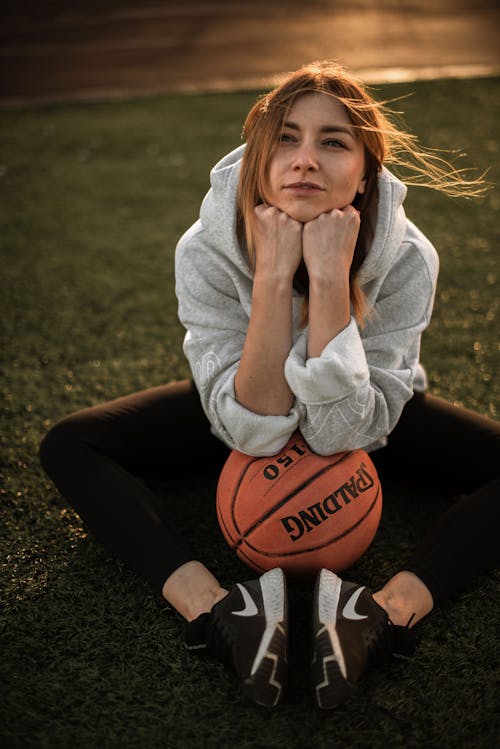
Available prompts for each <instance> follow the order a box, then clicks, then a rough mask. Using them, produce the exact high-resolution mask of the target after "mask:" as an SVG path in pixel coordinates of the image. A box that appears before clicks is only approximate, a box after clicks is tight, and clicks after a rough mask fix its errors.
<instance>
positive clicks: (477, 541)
mask: <svg viewBox="0 0 500 749" xmlns="http://www.w3.org/2000/svg"><path fill="white" fill-rule="evenodd" d="M372 457H373V460H374V462H375V465H376V466H377V469H378V470H379V472H380V475H381V478H382V480H383V478H384V476H385V475H390V476H392V477H396V478H397V477H398V476H400V477H402V478H404V479H405V481H408V478H409V477H411V481H412V486H413V485H415V482H416V484H417V486H420V487H421V488H422V491H425V490H426V489H427V488H428V487H429V486H431V487H432V489H433V490H435V489H437V490H438V491H442V492H445V493H446V494H449V495H452V496H453V495H454V496H455V497H456V499H455V500H454V502H453V504H452V505H451V507H450V508H449V510H448V511H447V512H445V513H444V515H443V516H442V517H441V518H440V519H439V520H438V522H437V523H436V524H435V525H434V526H433V527H432V528H431V529H430V530H429V532H428V533H427V535H426V536H425V538H424V539H423V540H422V542H421V543H420V544H419V545H418V547H417V549H416V550H415V552H414V553H413V554H412V555H411V557H410V558H409V559H408V560H407V563H406V564H404V565H403V566H402V569H401V571H400V572H398V574H397V575H395V576H394V577H393V578H392V579H391V580H390V581H389V582H388V583H387V584H386V585H385V586H384V588H382V590H381V591H378V592H377V593H375V595H374V598H375V600H376V601H377V602H378V603H379V604H380V605H382V607H383V608H385V609H386V610H387V611H388V613H389V616H390V618H391V620H392V621H394V623H396V624H406V623H407V621H408V620H409V618H410V617H411V616H412V614H415V616H414V619H413V621H412V624H415V623H416V622H417V621H418V620H419V619H421V618H422V617H423V616H425V614H426V613H429V611H430V610H431V609H432V606H433V605H438V604H441V603H443V602H444V601H445V600H447V599H448V598H450V597H451V596H453V595H455V594H456V593H458V592H459V591H461V590H463V589H464V588H465V587H466V586H467V585H468V584H469V583H470V582H471V581H472V580H474V579H475V578H476V577H478V576H479V575H480V574H483V573H485V572H487V571H489V570H490V569H492V568H493V567H494V566H495V565H496V564H498V533H497V528H498V523H499V520H500V518H499V509H500V508H499V505H500V502H499V499H500V477H499V472H500V424H499V423H498V422H496V421H493V420H492V419H488V418H486V417H483V416H481V415H479V414H476V413H474V412H472V411H469V410H467V409H463V408H459V407H457V406H454V405H452V404H450V403H447V402H446V401H444V400H442V399H440V398H437V397H435V396H432V395H429V394H421V393H420V394H419V393H417V394H415V396H414V398H413V399H412V400H411V401H410V402H409V403H408V404H407V406H406V407H405V409H404V411H403V414H402V416H401V419H400V421H399V423H398V425H397V427H396V428H395V430H394V431H393V433H392V434H391V435H390V436H389V444H388V446H387V447H385V448H383V449H382V450H380V451H377V452H376V453H372Z"/></svg>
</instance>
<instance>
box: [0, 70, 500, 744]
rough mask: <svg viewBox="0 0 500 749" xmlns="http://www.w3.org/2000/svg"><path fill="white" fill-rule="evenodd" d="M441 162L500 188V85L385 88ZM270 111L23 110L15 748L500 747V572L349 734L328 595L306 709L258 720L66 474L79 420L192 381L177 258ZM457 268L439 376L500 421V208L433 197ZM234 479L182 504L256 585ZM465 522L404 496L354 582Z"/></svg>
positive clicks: (159, 105) (10, 271)
mask: <svg viewBox="0 0 500 749" xmlns="http://www.w3.org/2000/svg"><path fill="white" fill-rule="evenodd" d="M410 91H413V92H414V94H413V96H411V97H409V98H408V99H405V100H404V101H402V102H400V103H399V104H398V105H397V106H398V108H400V109H404V111H405V113H406V119H407V121H408V123H409V124H410V126H411V128H412V129H413V130H414V131H415V132H416V133H418V134H419V135H420V136H421V138H422V140H423V141H424V142H426V143H428V144H429V145H432V146H436V147H442V148H450V149H463V150H464V151H465V152H466V153H467V154H468V155H467V156H466V157H465V158H464V159H463V162H464V165H466V166H476V167H477V168H478V169H479V170H480V171H482V170H484V169H486V168H489V167H490V168H491V170H490V173H489V178H490V180H491V181H492V182H493V183H494V184H497V183H498V182H499V178H500V173H499V169H500V164H499V158H498V156H499V155H498V148H499V144H498V138H497V132H498V131H497V127H498V121H499V114H500V112H499V109H500V86H499V80H498V79H482V80H470V81H467V80H462V81H458V80H457V81H443V82H431V83H418V84H411V85H410V84H408V85H404V86H403V85H397V86H396V85H393V86H381V87H380V89H379V91H378V94H379V96H380V97H395V96H400V95H403V94H406V93H408V92H410ZM255 96H256V95H255V94H249V93H234V94H224V95H222V94H221V95H206V96H165V97H159V98H150V99H142V100H136V101H131V102H114V103H109V104H104V103H99V104H91V103H89V104H80V105H79V104H71V105H64V106H57V107H43V108H32V109H30V108H26V109H15V110H10V111H9V110H4V111H2V112H0V128H1V139H0V190H1V197H0V206H1V207H0V211H1V217H0V219H1V227H0V241H1V253H2V255H1V258H2V297H1V309H0V312H1V325H2V343H1V346H2V348H1V351H2V389H3V403H2V433H1V442H2V456H1V471H2V488H1V492H2V526H1V547H2V548H1V557H2V573H3V574H2V610H1V620H0V621H1V636H2V654H1V658H0V679H1V683H2V698H1V701H0V746H2V747H3V748H4V749H14V747H36V748H37V749H38V748H40V749H42V748H45V747H47V748H50V749H52V748H54V749H70V748H71V749H79V748H80V747H81V748H82V749H83V748H85V749H87V748H88V749H136V748H137V749H149V748H151V749H153V748H156V747H165V748H166V749H181V748H182V749H184V748H186V749H226V748H229V747H233V746H234V747H237V748H239V749H247V748H250V747H252V748H257V749H268V748H269V747H276V748H277V749H278V748H279V749H281V748H282V749H288V748H296V749H308V748H309V747H311V748H312V747H315V748H316V747H318V748H323V747H325V748H326V747H329V748H330V747H331V748H332V749H382V748H384V749H385V747H391V749H394V748H396V747H405V749H407V748H412V747H415V748H417V747H418V749H420V748H422V749H424V748H425V749H448V748H449V749H461V748H462V747H464V748H467V749H469V748H470V749H494V748H495V749H496V747H497V746H498V745H499V740H500V735H499V734H500V730H499V729H500V722H499V719H498V707H499V704H498V691H497V687H496V683H498V665H497V663H496V661H495V657H497V656H498V631H499V630H498V626H499V601H498V588H499V586H498V583H499V575H498V571H492V572H491V574H489V575H487V576H485V577H483V578H481V579H479V580H478V581H477V582H476V583H475V584H474V586H473V587H472V588H471V589H469V590H467V591H465V592H464V594H463V595H461V596H460V597H459V598H458V599H457V600H456V601H454V602H453V604H452V605H448V606H446V607H445V608H443V609H442V610H439V611H436V612H435V613H434V614H433V615H432V616H431V617H429V618H428V619H427V620H424V621H423V622H422V623H421V624H420V625H419V626H418V628H417V631H418V636H419V649H418V652H417V655H416V657H415V658H414V660H413V661H412V662H411V663H410V664H409V665H408V664H402V663H400V662H397V661H394V662H393V663H389V664H387V665H384V666H383V667H381V668H379V669H378V670H377V671H376V672H373V673H371V674H370V675H369V677H368V678H367V679H366V680H365V681H364V682H363V683H362V685H360V688H359V690H358V693H357V695H356V696H355V697H354V698H353V699H352V700H351V701H350V702H349V703H348V704H346V705H345V706H344V707H342V709H340V710H338V711H336V712H335V713H327V714H321V713H319V712H318V711H317V710H316V709H315V708H314V707H313V704H312V702H311V699H310V697H309V693H308V687H307V663H308V658H309V629H308V627H309V611H310V600H311V591H310V590H309V589H308V588H307V587H301V586H296V587H294V588H292V590H291V591H290V597H291V601H290V603H291V613H292V617H293V624H292V630H293V631H292V643H293V649H292V651H291V670H292V673H291V679H290V687H289V693H288V698H287V701H286V704H285V705H284V706H283V707H281V708H279V709H277V710H276V711H273V712H269V711H265V710H262V709H259V708H257V707H255V706H253V705H252V704H249V703H248V702H246V701H245V699H244V698H243V697H242V696H241V695H240V693H239V691H238V689H237V688H235V683H234V682H233V680H232V679H231V678H230V677H229V676H228V675H226V673H225V671H224V670H223V668H222V667H221V666H219V665H218V664H217V663H214V662H210V661H204V660H202V659H198V658H196V657H193V656H192V655H189V654H188V653H187V652H186V651H185V650H184V649H183V647H182V628H181V620H180V617H179V616H178V615H177V614H176V613H175V612H174V611H173V610H171V609H170V608H169V606H168V605H167V604H166V603H165V602H164V601H162V600H161V599H159V598H158V597H157V596H156V594H154V593H152V592H151V591H150V590H149V589H148V587H147V585H146V584H145V583H144V582H143V581H141V580H140V579H138V578H137V577H136V576H135V575H134V574H133V573H132V572H130V571H128V570H127V569H125V568H124V566H123V565H122V564H121V563H120V562H119V561H117V560H115V559H113V558H111V557H110V556H109V554H108V553H107V552H106V550H105V549H104V548H102V546H100V545H99V544H98V543H97V542H96V541H95V540H93V539H92V537H91V536H90V535H88V534H87V531H86V529H85V527H84V526H83V525H82V523H81V521H80V520H79V518H78V517H77V516H76V515H75V514H74V513H73V511H72V510H71V509H70V508H69V506H68V505H67V504H66V503H65V502H64V500H63V499H62V498H61V497H60V496H59V495H58V494H57V492H56V490H55V489H54V488H53V486H52V484H51V483H50V482H49V481H48V480H47V478H46V477H45V476H44V474H43V472H42V470H41V468H40V466H39V463H38V457H37V448H38V444H39V442H40V439H41V437H42V435H43V434H44V433H45V432H46V430H47V429H48V428H49V427H50V425H51V424H53V423H54V422H55V421H56V420H57V419H58V418H60V417H61V416H63V415H64V414H66V413H68V412H71V411H74V410H76V409H78V408H81V407H84V406H87V405H90V404H95V403H98V402H100V401H103V400H107V399H110V398H112V397H115V396H118V395H122V394H125V393H127V392H131V391H134V390H138V389H141V388H144V387H149V386H151V385H156V384H160V383H163V382H167V381H170V380H174V379H178V378H180V377H184V376H187V375H188V368H187V364H186V361H185V360H184V358H183V354H182V349H181V341H182V330H181V327H180V325H179V323H178V321H177V318H176V300H175V297H174V291H173V288H174V287H173V251H174V247H175V244H176V241H177V239H178V237H179V236H180V234H181V233H182V232H183V231H184V229H185V228H187V227H188V226H189V225H190V224H191V223H192V222H193V220H195V218H196V217H197V212H198V207H199V203H200V200H201V198H202V196H203V194H204V193H205V191H206V189H207V187H208V171H209V168H210V167H211V166H212V164H213V163H215V161H217V160H218V159H219V157H221V156H222V155H223V154H224V153H225V152H226V151H227V150H229V149H231V148H232V147H234V146H235V145H238V144H239V142H240V131H241V123H242V120H243V118H244V114H245V112H246V111H247V109H248V108H249V106H250V105H251V103H253V101H254V100H255ZM407 212H408V214H409V215H410V217H411V218H412V219H413V220H415V221H416V223H417V224H418V225H419V226H420V227H421V228H422V229H423V230H424V232H425V233H426V234H427V235H428V236H429V237H430V239H431V240H432V241H433V242H434V244H435V245H436V247H437V248H438V250H439V254H440V257H441V273H440V280H439V288H438V293H437V298H436V308H435V315H434V319H433V322H432V325H431V327H430V329H429V330H428V331H427V332H426V334H425V336H424V340H423V350H422V358H423V361H424V364H425V365H426V367H427V370H428V374H429V381H430V387H431V389H432V391H433V392H434V393H436V394H440V395H443V396H445V397H447V398H450V399H452V400H453V401H456V402H459V403H462V404H464V405H467V406H469V407H471V408H474V409H477V410H479V411H480V412H482V413H484V414H488V415H489V416H492V417H494V418H498V415H499V414H498V409H499V379H498V363H499V357H498V337H497V333H498V319H497V313H498V310H497V305H498V252H499V250H498V248H499V244H500V235H499V225H500V199H499V194H498V190H497V189H496V188H494V189H492V190H490V191H489V193H488V194H487V195H486V196H485V197H484V198H482V199H481V200H474V201H463V200H451V199H449V198H445V197H443V196H440V195H437V194H435V193H430V192H427V191H422V190H418V189H416V190H413V191H410V195H409V199H408V209H407ZM216 479H217V477H216V476H213V475H210V476H200V475H195V476H192V477H190V478H189V480H187V481H185V482H180V481H177V482H176V481H173V480H166V481H165V483H164V485H162V486H161V487H160V489H161V491H163V492H164V493H165V496H166V497H167V495H169V496H174V497H175V506H174V508H173V511H174V514H176V516H177V517H178V521H179V524H180V526H181V527H182V528H184V529H185V531H186V532H188V528H191V526H194V530H193V531H190V533H191V534H192V535H193V536H194V541H195V543H196V544H198V548H199V549H200V556H201V558H202V559H203V561H205V562H206V563H207V564H208V566H210V567H211V568H212V569H213V570H214V571H215V572H216V574H218V575H220V577H221V579H222V581H223V582H226V583H231V582H232V581H233V580H235V579H241V578H243V577H247V576H248V571H247V570H246V569H245V568H243V566H242V565H241V563H240V562H238V561H237V560H236V559H235V558H233V556H232V555H231V553H230V552H229V550H228V549H227V547H226V546H225V544H224V542H223V540H222V536H221V534H220V532H219V530H218V528H217V524H216V519H215V514H214V490H215V485H216ZM445 507H446V501H445V500H444V499H443V498H441V497H436V496H434V495H433V494H432V492H431V491H429V494H428V495H427V496H422V495H421V494H419V495H416V494H415V493H414V492H411V490H408V488H407V487H401V486H397V485H388V486H386V487H384V513H383V518H382V522H381V526H380V530H379V533H378V535H377V538H376V540H375V542H374V544H373V546H372V547H371V549H370V550H369V551H368V552H367V554H366V555H365V556H364V557H363V558H362V559H361V560H360V561H359V562H358V563H357V564H356V565H355V567H354V568H353V569H352V570H350V572H349V577H350V578H351V579H355V580H359V581H362V582H365V583H366V584H368V585H372V586H376V585H378V584H381V583H382V582H383V581H384V580H385V579H386V578H387V577H388V576H389V575H390V574H391V573H392V572H393V571H395V569H396V568H397V565H398V561H399V560H400V559H401V558H402V557H404V555H405V554H406V553H407V551H408V550H409V549H411V548H412V547H413V545H414V543H415V542H416V540H417V539H418V538H419V537H420V536H421V535H422V533H423V532H424V530H425V528H426V527H427V526H428V525H429V523H431V522H432V521H433V518H434V517H435V516H436V515H437V514H438V513H439V512H440V511H442V510H444V508H445Z"/></svg>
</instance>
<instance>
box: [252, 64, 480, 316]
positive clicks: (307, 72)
mask: <svg viewBox="0 0 500 749" xmlns="http://www.w3.org/2000/svg"><path fill="white" fill-rule="evenodd" d="M309 93H322V94H328V95H329V96H334V97H335V98H336V99H337V100H338V101H339V102H341V104H343V106H344V107H345V109H346V111H347V114H348V116H349V118H350V120H351V122H352V125H353V127H354V128H355V129H356V132H357V134H358V137H359V138H360V140H361V141H362V143H363V145H364V152H365V175H364V176H365V180H366V187H365V192H364V194H362V195H361V194H358V195H357V196H356V198H355V200H354V203H353V204H354V206H355V207H356V208H357V209H358V210H359V212H360V217H361V226H360V231H359V235H358V240H357V243H356V249H355V252H354V257H353V262H352V265H351V271H350V278H349V283H350V297H351V303H352V305H353V309H354V313H355V316H356V319H357V321H358V323H359V324H360V325H363V324H364V320H365V318H366V316H367V314H368V306H367V302H366V298H365V296H364V294H363V292H362V290H361V288H360V286H359V284H358V282H357V280H356V277H357V274H358V271H359V269H360V267H361V265H362V263H363V261H364V259H365V257H366V255H367V252H368V249H369V246H370V242H371V240H372V238H373V232H374V224H375V210H376V204H377V197H378V189H377V176H378V174H379V172H380V170H381V169H382V165H383V164H391V165H392V166H394V167H396V169H397V170H399V171H400V172H401V171H403V172H404V176H403V175H401V177H402V179H403V180H404V182H405V183H406V184H407V185H417V186H424V187H429V188H432V189H434V190H439V191H441V192H445V193H447V194H448V195H450V196H454V197H456V196H464V197H472V196H476V195H479V194H482V193H483V192H484V190H485V189H487V187H486V186H485V183H484V181H483V179H482V176H481V177H478V178H475V179H467V176H466V172H467V170H464V169H456V168H455V167H454V166H453V165H452V164H451V163H450V162H449V161H447V160H445V159H444V158H442V157H441V156H439V154H438V152H437V151H433V150H431V149H428V148H426V147H424V146H421V145H420V144H419V142H418V139H417V137H416V136H415V135H413V134H412V133H410V132H408V131H407V130H405V129H404V128H403V127H397V126H396V125H395V124H394V123H393V122H392V119H393V117H392V115H394V113H393V112H392V111H391V110H390V109H389V108H388V106H387V104H388V103H387V102H378V101H376V100H375V99H374V98H373V96H372V95H371V94H370V93H369V91H368V90H367V88H366V86H365V85H364V84H363V83H362V82H361V81H359V80H357V79H356V78H355V77H354V76H353V75H351V74H350V73H348V72H347V71H346V70H345V68H343V67H342V66H341V65H339V64H338V63H336V62H334V61H331V60H320V61H317V62H313V63H311V64H308V65H304V66H303V67H301V68H299V69H298V70H296V71H295V72H293V73H290V74H289V75H288V76H287V77H286V79H285V80H284V81H283V82H282V83H281V84H280V85H278V86H277V87H276V88H274V89H273V90H272V91H270V92H269V93H267V94H265V95H264V96H262V97H261V98H260V99H259V100H258V101H257V102H256V103H255V104H254V106H253V107H252V109H251V110H250V111H249V113H248V115H247V117H246V120H245V123H244V126H243V136H244V138H245V140H246V148H245V153H244V156H243V162H242V168H241V174H240V180H239V186H238V225H239V228H240V231H242V232H243V233H244V236H245V239H246V244H247V251H248V256H249V260H250V263H251V265H252V266H253V265H254V263H255V249H254V242H253V237H252V229H251V221H250V220H249V219H250V216H251V215H252V213H253V211H254V208H255V206H256V205H258V204H259V203H262V202H263V199H264V195H265V193H266V185H267V180H268V175H269V164H270V161H271V159H272V156H273V154H274V151H275V150H276V148H277V147H278V143H279V139H280V135H281V131H282V128H283V123H284V121H285V119H286V117H287V113H288V112H289V111H290V108H291V107H292V106H293V104H294V103H295V101H296V100H297V99H298V98H299V97H300V96H303V95H305V94H309ZM303 272H304V269H303ZM307 306H308V305H307V283H306V284H305V303H304V310H303V322H304V323H305V322H306V321H307Z"/></svg>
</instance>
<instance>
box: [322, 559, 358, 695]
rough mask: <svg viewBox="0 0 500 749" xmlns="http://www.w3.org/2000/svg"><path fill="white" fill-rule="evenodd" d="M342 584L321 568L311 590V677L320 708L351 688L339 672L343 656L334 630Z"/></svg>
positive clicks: (350, 690) (349, 693) (343, 668)
mask: <svg viewBox="0 0 500 749" xmlns="http://www.w3.org/2000/svg"><path fill="white" fill-rule="evenodd" d="M341 586H342V580H340V578H338V577H337V575H335V574H334V573H332V572H330V571H329V570H321V572H320V574H319V577H318V579H317V582H316V587H315V591H314V614H313V617H314V618H313V628H314V629H313V632H314V643H313V649H314V655H313V660H312V664H311V681H312V689H313V694H314V698H315V701H316V704H317V705H318V707H320V708H321V709H323V710H331V709H332V708H334V707H336V706H337V705H339V704H340V703H342V702H344V700H346V699H347V698H348V697H349V696H350V695H351V694H352V692H353V689H354V687H353V686H352V685H351V684H349V682H348V681H347V680H346V679H345V677H344V675H343V673H342V671H343V670H344V673H345V666H344V656H343V653H342V648H341V647H340V643H339V639H338V636H337V632H336V620H337V609H338V604H339V599H340V589H341Z"/></svg>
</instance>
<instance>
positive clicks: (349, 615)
mask: <svg viewBox="0 0 500 749" xmlns="http://www.w3.org/2000/svg"><path fill="white" fill-rule="evenodd" d="M363 591H364V587H362V588H358V589H357V590H355V591H354V593H353V594H352V596H351V597H350V598H349V600H348V601H347V603H346V605H345V606H344V608H343V610H342V616H343V617H344V618H345V619H368V617H367V616H366V615H365V614H357V613H356V604H357V602H358V598H359V597H360V595H361V593H362V592H363Z"/></svg>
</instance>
